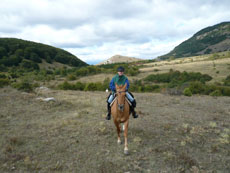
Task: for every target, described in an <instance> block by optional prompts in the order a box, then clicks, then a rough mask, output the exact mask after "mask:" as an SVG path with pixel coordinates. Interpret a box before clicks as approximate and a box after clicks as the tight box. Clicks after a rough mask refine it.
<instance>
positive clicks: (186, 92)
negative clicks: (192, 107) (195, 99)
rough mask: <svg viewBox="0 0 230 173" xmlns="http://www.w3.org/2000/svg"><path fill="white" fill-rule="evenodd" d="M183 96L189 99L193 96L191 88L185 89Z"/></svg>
mask: <svg viewBox="0 0 230 173" xmlns="http://www.w3.org/2000/svg"><path fill="white" fill-rule="evenodd" d="M183 94H184V95H185V96H189V97H190V96H192V92H191V90H190V89H189V88H185V89H184V91H183Z"/></svg>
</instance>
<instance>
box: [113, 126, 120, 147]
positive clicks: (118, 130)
mask: <svg viewBox="0 0 230 173" xmlns="http://www.w3.org/2000/svg"><path fill="white" fill-rule="evenodd" d="M114 124H115V125H116V127H117V143H118V144H121V136H120V133H121V128H120V124H119V123H118V122H116V121H114Z"/></svg>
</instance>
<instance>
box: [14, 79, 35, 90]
mask: <svg viewBox="0 0 230 173" xmlns="http://www.w3.org/2000/svg"><path fill="white" fill-rule="evenodd" d="M12 86H13V87H14V88H17V89H18V90H21V91H25V92H31V91H33V85H32V84H31V83H29V82H27V81H22V82H20V83H15V84H13V85H12Z"/></svg>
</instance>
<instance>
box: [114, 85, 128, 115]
mask: <svg viewBox="0 0 230 173" xmlns="http://www.w3.org/2000/svg"><path fill="white" fill-rule="evenodd" d="M125 88H126V84H125V86H120V87H119V86H116V90H117V92H116V95H117V105H118V110H119V111H121V112H124V107H125V105H124V104H125Z"/></svg>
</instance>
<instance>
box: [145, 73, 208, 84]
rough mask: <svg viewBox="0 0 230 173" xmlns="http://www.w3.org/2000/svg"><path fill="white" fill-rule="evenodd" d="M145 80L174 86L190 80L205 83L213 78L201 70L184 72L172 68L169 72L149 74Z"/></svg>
mask: <svg viewBox="0 0 230 173" xmlns="http://www.w3.org/2000/svg"><path fill="white" fill-rule="evenodd" d="M144 80H145V81H148V82H155V83H161V82H163V83H170V85H169V87H171V88H172V87H175V86H178V85H181V84H183V83H185V82H190V81H200V82H202V83H205V82H206V81H210V80H212V77H211V76H209V75H207V74H201V73H199V72H198V73H194V72H190V73H188V72H185V71H184V72H183V73H181V72H179V71H172V70H170V72H169V73H162V74H151V75H149V76H147V77H146V78H145V79H144Z"/></svg>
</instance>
